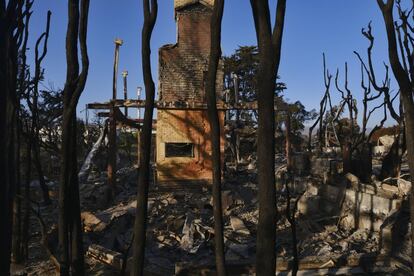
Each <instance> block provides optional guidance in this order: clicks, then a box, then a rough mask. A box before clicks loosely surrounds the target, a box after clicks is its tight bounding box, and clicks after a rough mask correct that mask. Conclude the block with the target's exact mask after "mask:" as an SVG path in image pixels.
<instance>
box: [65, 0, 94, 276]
mask: <svg viewBox="0 0 414 276" xmlns="http://www.w3.org/2000/svg"><path fill="white" fill-rule="evenodd" d="M88 12H89V0H81V3H80V11H79V0H69V1H68V18H69V22H68V29H67V33H66V63H67V73H66V83H65V88H64V91H63V122H62V170H61V179H60V187H59V254H60V273H61V275H69V273H70V272H71V273H72V275H84V258H83V241H82V229H81V219H80V202H79V183H78V164H77V149H76V106H77V104H78V100H79V97H80V95H81V94H82V91H83V89H84V87H85V83H86V79H87V75H88V69H89V59H88V52H87V46H86V36H87V25H88ZM78 40H79V44H80V45H79V46H80V47H79V48H80V51H81V60H82V71H81V72H80V73H79V61H78V58H79V57H78Z"/></svg>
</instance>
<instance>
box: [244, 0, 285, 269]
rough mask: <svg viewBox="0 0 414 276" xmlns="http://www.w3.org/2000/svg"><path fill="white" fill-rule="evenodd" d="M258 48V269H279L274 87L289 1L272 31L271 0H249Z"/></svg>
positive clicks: (278, 12) (280, 3) (278, 10)
mask: <svg viewBox="0 0 414 276" xmlns="http://www.w3.org/2000/svg"><path fill="white" fill-rule="evenodd" d="M250 4H251V6H252V11H253V18H254V23H255V28H256V37H257V43H258V48H259V69H258V77H257V78H258V82H257V83H258V87H257V91H258V96H257V99H258V113H259V119H258V125H259V126H258V145H257V158H258V182H259V191H258V197H259V222H258V226H257V247H256V272H257V274H258V275H274V274H275V272H276V250H275V245H276V210H277V209H276V189H275V165H274V163H275V136H274V135H275V134H274V133H275V119H274V118H275V110H274V102H275V101H274V99H275V87H276V85H275V84H276V76H277V73H278V69H279V63H280V53H281V44H282V34H283V25H284V19H285V10H286V0H279V1H278V2H277V8H276V20H275V26H274V29H273V31H272V29H271V22H270V12H269V3H268V1H257V0H250Z"/></svg>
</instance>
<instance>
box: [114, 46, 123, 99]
mask: <svg viewBox="0 0 414 276" xmlns="http://www.w3.org/2000/svg"><path fill="white" fill-rule="evenodd" d="M114 42H115V59H114V75H113V80H112V84H113V86H112V99H113V100H116V92H117V91H116V85H117V77H118V63H119V46H122V43H124V41H123V40H122V39H119V38H116V39H115V41H114Z"/></svg>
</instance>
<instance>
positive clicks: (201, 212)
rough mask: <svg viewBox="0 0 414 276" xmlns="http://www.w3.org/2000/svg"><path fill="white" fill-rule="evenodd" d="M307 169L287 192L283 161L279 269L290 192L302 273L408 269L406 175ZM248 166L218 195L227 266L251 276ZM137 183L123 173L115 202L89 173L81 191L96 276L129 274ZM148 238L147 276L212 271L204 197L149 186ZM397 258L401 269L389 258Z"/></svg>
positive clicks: (323, 166) (284, 258)
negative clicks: (365, 177)
mask: <svg viewBox="0 0 414 276" xmlns="http://www.w3.org/2000/svg"><path fill="white" fill-rule="evenodd" d="M307 160H308V156H306V155H302V156H301V155H297V156H296V157H295V162H297V163H300V164H301V165H300V166H298V168H299V170H300V174H299V173H298V174H295V175H294V177H293V178H292V179H291V182H290V184H289V191H287V190H286V186H285V182H284V181H286V179H285V177H286V165H285V162H286V159H285V158H284V157H283V156H278V158H277V161H278V162H277V163H276V179H277V183H276V188H277V189H276V190H277V202H278V206H277V208H278V220H277V229H276V230H277V245H276V248H275V249H276V251H277V257H278V258H277V267H278V270H280V271H283V270H289V269H290V268H289V267H290V266H291V262H292V252H293V251H292V246H293V245H292V242H291V240H292V236H291V225H290V222H289V221H288V220H287V218H286V211H287V210H286V206H287V201H286V199H287V193H289V195H290V197H291V204H290V205H291V206H292V205H294V207H295V208H293V209H291V211H294V212H295V213H294V217H295V220H296V229H297V240H298V244H297V249H298V254H299V259H300V266H299V267H300V269H301V270H303V271H306V270H309V269H310V270H311V271H316V270H315V269H317V270H318V271H324V272H319V273H322V274H323V273H328V272H329V273H330V271H331V270H332V269H338V270H337V272H336V274H338V275H348V274H352V273H354V272H355V273H358V272H359V273H361V271H362V272H366V271H367V270H366V269H368V267H369V269H371V270H369V271H371V272H372V271H374V269H377V270H376V271H381V272H384V271H388V272H389V271H391V272H392V271H394V270H396V269H399V268H400V267H401V266H403V265H401V262H402V263H404V261H405V262H409V256H410V246H409V245H410V243H411V241H410V238H409V233H410V231H411V230H410V225H409V213H408V207H407V196H408V192H409V190H410V188H411V183H410V179H409V176H408V175H402V176H401V177H400V178H389V179H385V180H384V181H377V180H375V178H373V179H372V181H371V183H361V181H360V180H359V179H358V177H356V176H355V175H352V174H345V175H343V174H342V173H341V166H340V160H338V159H337V158H336V157H335V156H333V157H330V156H324V157H318V158H316V159H315V158H312V159H310V160H312V161H311V162H310V163H309V162H308V161H307ZM252 164H255V161H254V158H253V159H252V160H250V162H246V164H242V165H240V166H239V167H238V168H237V170H236V169H235V168H234V169H231V168H230V169H228V171H227V172H226V174H227V177H226V179H229V180H226V181H224V185H223V191H222V205H223V219H224V238H225V256H226V261H227V262H228V264H229V265H230V266H231V267H233V268H237V269H241V270H237V269H236V271H244V272H243V273H247V272H246V271H254V267H252V264H254V259H255V247H256V227H257V224H258V218H259V210H258V200H257V189H258V187H257V175H256V169H255V166H253V165H252ZM309 165H311V166H309ZM315 166H317V167H319V168H318V169H316V168H314V167H315ZM137 174H138V170H137V168H136V167H134V166H125V167H123V168H121V169H119V170H118V171H117V186H116V197H115V198H114V199H113V200H112V201H111V202H109V203H108V202H106V197H107V193H108V185H107V182H106V173H105V172H100V171H98V170H96V169H92V170H91V171H90V172H89V174H88V177H87V179H86V180H84V182H82V183H81V184H80V196H81V205H82V206H81V207H82V213H81V218H82V223H83V228H84V246H85V251H86V256H87V258H86V261H87V263H88V264H90V266H89V267H90V269H91V271H90V273H95V272H96V271H98V270H99V271H100V272H102V271H104V272H105V273H108V274H111V273H119V271H121V270H124V271H128V270H129V267H130V265H131V261H132V249H131V244H132V240H133V227H134V220H135V213H136V206H137V202H136V182H137ZM228 176H231V177H228ZM54 187H55V188H54V189H52V191H51V192H52V193H54V194H55V195H57V185H54ZM296 203H297V206H295V204H296ZM54 204H55V205H56V198H55V200H54ZM296 207H297V208H296ZM291 208H292V207H291ZM42 212H44V216H47V217H48V218H57V214H56V212H57V208H56V206H55V207H47V208H45V209H44V210H42ZM53 223H56V221H48V225H53ZM147 231H148V232H147V244H146V268H145V269H146V271H147V272H148V273H151V274H153V275H173V274H174V273H178V274H180V273H184V274H181V275H185V272H183V271H189V270H193V271H198V270H197V269H200V268H202V267H204V268H206V267H208V268H209V269H214V257H213V256H214V220H213V206H212V197H211V192H210V191H209V190H208V188H206V187H204V188H202V190H200V191H195V190H189V191H188V190H182V189H181V190H174V189H171V190H164V189H159V187H157V186H156V185H152V184H151V189H150V193H149V199H148V229H147ZM37 235H39V234H37ZM35 236H36V234H35ZM391 256H392V257H393V258H397V259H398V260H399V261H398V262H396V261H395V259H390V258H391ZM37 257H39V258H40V256H37ZM390 260H392V261H390ZM385 262H388V264H385ZM406 266H407V265H406ZM51 267H53V265H52V264H51V263H50V262H46V263H44V262H43V265H42V266H37V268H36V269H37V270H33V271H42V270H43V271H49V270H50V269H51ZM361 267H363V268H361ZM252 269H253V270H252ZM320 269H322V270H320ZM323 269H325V270H326V271H325V270H323ZM177 271H178V272H177ZM341 271H342V272H343V273H342V272H341ZM105 273H104V274H105ZM240 273H241V272H240ZM248 273H250V272H248ZM341 273H342V274H341Z"/></svg>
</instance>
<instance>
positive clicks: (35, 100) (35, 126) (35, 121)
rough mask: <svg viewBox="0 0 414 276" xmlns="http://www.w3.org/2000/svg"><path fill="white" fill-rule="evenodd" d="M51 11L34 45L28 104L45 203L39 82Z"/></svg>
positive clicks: (46, 198)
mask: <svg viewBox="0 0 414 276" xmlns="http://www.w3.org/2000/svg"><path fill="white" fill-rule="evenodd" d="M51 15H52V13H51V11H48V12H47V20H46V30H45V32H44V33H42V34H41V35H40V37H39V38H38V39H37V41H36V46H35V74H34V78H33V95H32V103H31V105H30V108H31V112H32V130H31V140H32V141H30V143H33V147H32V150H33V161H34V165H35V167H36V171H37V176H38V178H39V184H40V188H41V189H42V195H43V203H44V204H45V205H49V204H50V198H49V188H48V187H47V185H46V181H45V177H44V174H43V168H42V164H41V162H40V144H39V139H40V137H39V136H40V126H39V83H40V79H41V77H42V69H41V64H42V61H43V59H44V58H45V57H46V54H47V41H48V39H49V29H50V17H51ZM42 41H43V50H42V53H41V54H40V55H39V46H40V43H41V42H42Z"/></svg>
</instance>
